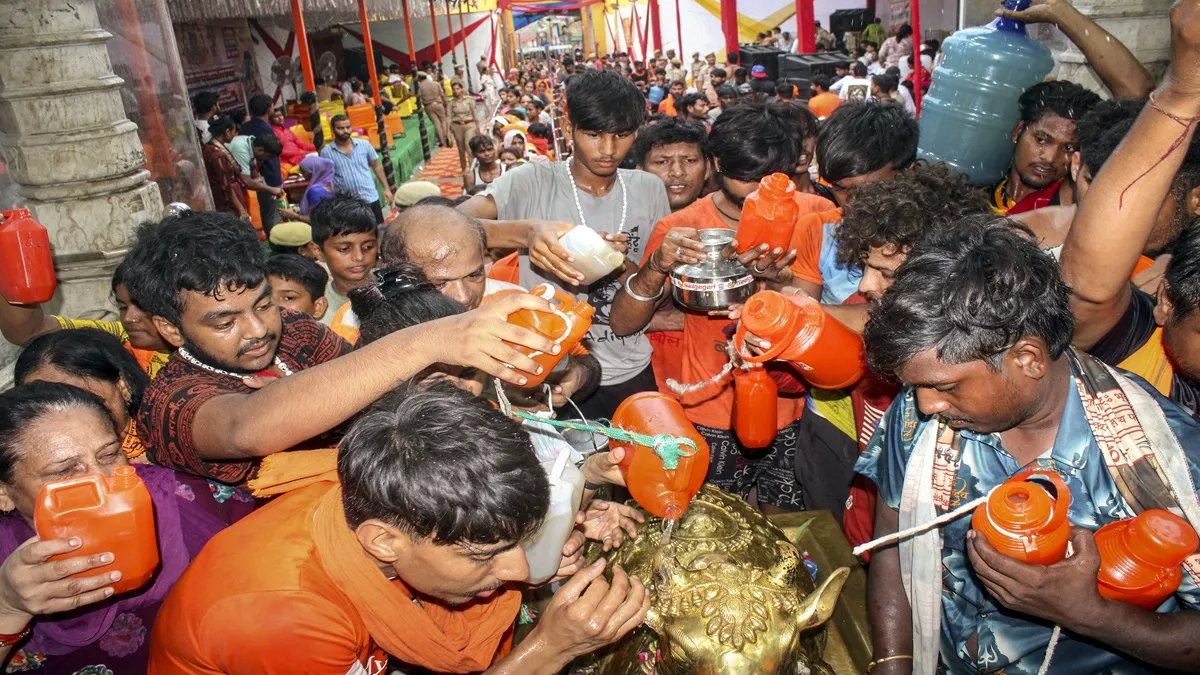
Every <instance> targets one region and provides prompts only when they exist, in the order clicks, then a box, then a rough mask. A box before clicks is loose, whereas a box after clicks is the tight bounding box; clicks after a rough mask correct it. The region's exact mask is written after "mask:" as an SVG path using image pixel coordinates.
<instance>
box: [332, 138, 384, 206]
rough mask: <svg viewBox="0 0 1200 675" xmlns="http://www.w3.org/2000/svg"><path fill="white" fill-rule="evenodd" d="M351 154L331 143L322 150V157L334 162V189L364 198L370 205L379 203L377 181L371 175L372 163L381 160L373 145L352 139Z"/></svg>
mask: <svg viewBox="0 0 1200 675" xmlns="http://www.w3.org/2000/svg"><path fill="white" fill-rule="evenodd" d="M350 142H351V143H353V145H352V146H351V150H350V154H349V155H347V154H346V153H345V152H342V151H341V150H340V149H338V147H337V143H330V144H329V145H326V146H325V147H323V148H321V156H322V157H324V158H325V159H328V160H332V161H333V188H334V190H336V191H338V192H349V193H351V194H355V195H358V196H359V197H362V198H363V199H364V200H366V202H367V203H368V204H370V203H372V202H377V201H379V191H378V190H376V189H375V179H374V177H372V175H371V167H370V163H371V162H374V161H376V160H378V159H379V156H378V155H376V154H375V148H373V147H371V144H370V143H368V142H366V141H364V140H362V139H359V138H351V139H350Z"/></svg>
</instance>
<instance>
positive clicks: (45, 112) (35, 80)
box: [0, 0, 163, 387]
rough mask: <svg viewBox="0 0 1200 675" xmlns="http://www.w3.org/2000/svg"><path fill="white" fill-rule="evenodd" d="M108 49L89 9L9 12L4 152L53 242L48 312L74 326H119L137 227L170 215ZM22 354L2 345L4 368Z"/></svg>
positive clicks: (7, 4) (1, 380) (6, 2)
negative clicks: (115, 277)
mask: <svg viewBox="0 0 1200 675" xmlns="http://www.w3.org/2000/svg"><path fill="white" fill-rule="evenodd" d="M111 37H112V35H111V34H110V33H108V32H106V31H104V30H103V29H101V28H100V21H99V19H98V17H97V15H96V7H95V5H94V3H93V2H92V0H0V149H2V150H3V153H4V156H5V158H6V159H7V161H8V172H9V176H10V177H11V178H12V180H13V182H15V183H17V184H18V185H19V186H20V189H19V194H20V196H21V200H20V201H21V202H22V203H23V205H24V206H26V207H27V208H29V210H30V212H31V213H32V214H33V216H34V218H36V219H37V220H38V222H40V223H41V224H42V225H44V226H45V227H46V229H47V230H49V232H50V241H51V243H52V245H53V247H54V259H55V268H56V271H57V275H58V284H59V286H58V292H57V293H56V294H55V298H54V300H52V301H51V302H50V303H49V304H48V305H47V307H46V309H47V311H49V312H53V313H57V314H63V315H65V316H73V317H86V318H99V317H104V316H107V317H109V318H111V317H113V316H115V312H114V308H113V307H112V303H111V301H110V300H109V288H110V284H111V279H112V273H113V270H114V269H115V268H116V266H117V264H118V263H119V262H120V260H121V257H122V256H123V255H124V252H125V249H126V248H127V247H128V245H129V241H130V237H131V235H132V233H133V230H134V228H135V227H136V226H137V224H138V223H140V222H142V221H144V220H157V219H158V218H161V217H162V211H163V205H162V199H161V197H160V196H159V191H158V186H157V185H155V184H154V183H152V182H150V181H149V177H150V174H149V172H147V171H145V170H144V169H142V166H143V165H144V164H145V162H146V157H145V153H144V152H143V150H142V144H141V142H140V141H139V140H138V135H137V125H135V124H134V123H133V122H130V121H129V120H128V119H126V117H125V109H124V108H123V107H122V104H121V93H120V86H121V83H122V81H121V79H120V78H119V77H117V76H116V75H114V74H113V71H112V64H111V63H110V61H109V57H108V51H107V49H106V47H105V43H106V42H107V41H108V40H109V38H111ZM13 351H14V350H13V349H12V348H11V345H8V344H7V343H3V342H2V341H0V364H7V363H8V362H9V361H11V360H12V358H13V356H12V354H13ZM5 384H6V378H5V375H4V374H3V373H0V387H3V386H4V385H5Z"/></svg>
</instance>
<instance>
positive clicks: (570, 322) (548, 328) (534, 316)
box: [508, 284, 596, 387]
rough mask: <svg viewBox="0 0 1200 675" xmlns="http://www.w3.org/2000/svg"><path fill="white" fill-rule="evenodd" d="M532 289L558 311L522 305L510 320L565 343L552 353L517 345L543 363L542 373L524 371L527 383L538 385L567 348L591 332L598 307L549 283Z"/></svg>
mask: <svg viewBox="0 0 1200 675" xmlns="http://www.w3.org/2000/svg"><path fill="white" fill-rule="evenodd" d="M529 292H530V293H532V294H533V295H536V296H538V297H540V298H545V299H546V300H549V301H550V304H552V305H554V311H553V312H538V311H534V310H531V309H522V310H521V311H519V312H513V313H512V314H509V315H508V322H509V323H511V324H513V325H516V326H522V327H524V328H528V329H530V330H532V331H536V332H538V333H541V334H542V335H544V336H545V337H547V338H549V339H551V340H554V341H555V342H557V343H558V344H559V346H561V347H562V349H560V350H559V352H558V353H557V354H548V353H546V352H538V351H534V350H531V349H528V348H526V347H521V346H518V345H513V347H515V348H516V349H517V351H520V352H521V353H522V354H527V355H529V356H531V357H533V360H534V361H537V362H538V363H539V364H541V366H542V374H541V375H534V374H533V373H526V372H523V371H522V374H523V375H525V377H526V378H528V382H527V383H526V384H525V386H526V387H536V386H539V385H541V383H542V382H543V381H545V379H546V377H547V376H549V375H550V371H552V370H554V366H557V365H558V362H559V361H561V360H562V358H563V357H564V356H566V355H567V352H569V351H571V349H573V348H574V347H575V345H577V344H579V341H580V340H582V339H583V336H584V335H587V332H588V329H589V328H591V327H592V314H595V312H596V310H595V309H593V308H592V306H591V305H589V304H588V303H587V301H585V300H576V299H575V297H574V296H572V295H570V294H568V293H564V292H562V291H556V290H554V289H553V288H552V287H551V286H550V285H549V284H540V285H538V286H534V287H533V289H532V290H531V291H529Z"/></svg>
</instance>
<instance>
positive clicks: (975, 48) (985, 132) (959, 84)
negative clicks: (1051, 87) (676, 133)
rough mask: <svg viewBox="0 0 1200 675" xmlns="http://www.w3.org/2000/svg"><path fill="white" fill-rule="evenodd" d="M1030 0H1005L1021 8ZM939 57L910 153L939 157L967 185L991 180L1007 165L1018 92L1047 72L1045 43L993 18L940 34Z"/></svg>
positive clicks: (1050, 65) (1017, 114)
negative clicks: (945, 35) (967, 181)
mask: <svg viewBox="0 0 1200 675" xmlns="http://www.w3.org/2000/svg"><path fill="white" fill-rule="evenodd" d="M1029 4H1030V0H1007V1H1006V2H1005V3H1004V8H1005V9H1009V10H1016V11H1020V10H1023V9H1025V8H1027V7H1029ZM942 50H943V51H944V53H945V59H944V60H943V62H942V65H941V66H939V67H938V68H937V69H936V70H934V71H933V83H932V84H931V85H930V87H929V93H928V94H927V95H926V96H925V99H924V102H923V104H922V107H921V118H920V120H919V123H920V126H921V137H920V143H919V147H918V150H917V155H918V156H919V157H922V158H924V159H927V160H929V161H934V162H945V163H947V164H949V165H950V166H951V167H952V168H954V170H956V171H958V172H959V173H963V174H966V175H967V176H968V177H969V178H970V181H971V184H973V185H992V184H994V183H996V182H999V180H1000V179H1001V178H1003V177H1004V176H1005V174H1007V173H1008V169H1009V164H1010V163H1011V161H1012V154H1013V142H1012V130H1013V125H1014V124H1015V123H1016V122H1017V119H1018V118H1019V117H1020V110H1019V108H1018V106H1017V99H1018V98H1020V97H1021V94H1022V93H1023V92H1024V91H1025V90H1026V89H1028V88H1029V87H1031V86H1033V85H1035V84H1037V83H1038V82H1041V81H1042V80H1044V79H1046V75H1047V74H1048V73H1049V72H1050V69H1051V68H1053V67H1054V59H1053V57H1051V56H1050V50H1049V49H1047V48H1046V47H1045V45H1043V44H1042V43H1040V42H1038V41H1037V40H1034V39H1033V38H1031V37H1029V36H1028V35H1026V34H1025V24H1024V23H1023V22H1020V21H1010V20H1009V19H1002V18H996V20H994V21H992V22H991V23H990V24H988V25H986V26H977V27H975V28H967V29H965V30H960V31H958V32H957V33H955V34H953V35H951V36H950V37H948V38H946V41H945V42H944V43H943V44H942Z"/></svg>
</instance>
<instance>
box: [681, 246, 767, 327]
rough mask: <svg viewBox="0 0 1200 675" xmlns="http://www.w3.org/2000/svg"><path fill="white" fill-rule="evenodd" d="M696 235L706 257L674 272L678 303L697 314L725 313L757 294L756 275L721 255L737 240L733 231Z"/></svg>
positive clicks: (740, 264) (738, 262)
mask: <svg viewBox="0 0 1200 675" xmlns="http://www.w3.org/2000/svg"><path fill="white" fill-rule="evenodd" d="M696 234H697V235H698V236H699V238H700V243H702V244H704V252H705V255H706V256H707V257H706V258H705V259H704V260H703V261H701V262H700V263H698V264H695V265H681V266H679V267H676V268H675V269H673V270H671V296H672V297H673V298H675V302H678V303H679V304H680V305H683V306H684V307H686V308H687V309H691V310H695V311H697V312H715V311H724V310H727V309H729V306H730V305H734V304H739V303H743V302H746V300H748V299H749V298H750V296H751V295H753V294H754V276H753V275H751V274H750V270H749V269H747V268H746V266H745V265H743V264H742V263H741V262H740V261H738V259H737V258H726V257H724V256H723V255H721V254H722V252H723V251H724V250H725V248H726V247H728V246H729V244H730V243H731V242H732V241H733V239H734V232H733V230H727V229H723V228H714V229H709V230H700V231H699V232H697V233H696Z"/></svg>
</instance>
